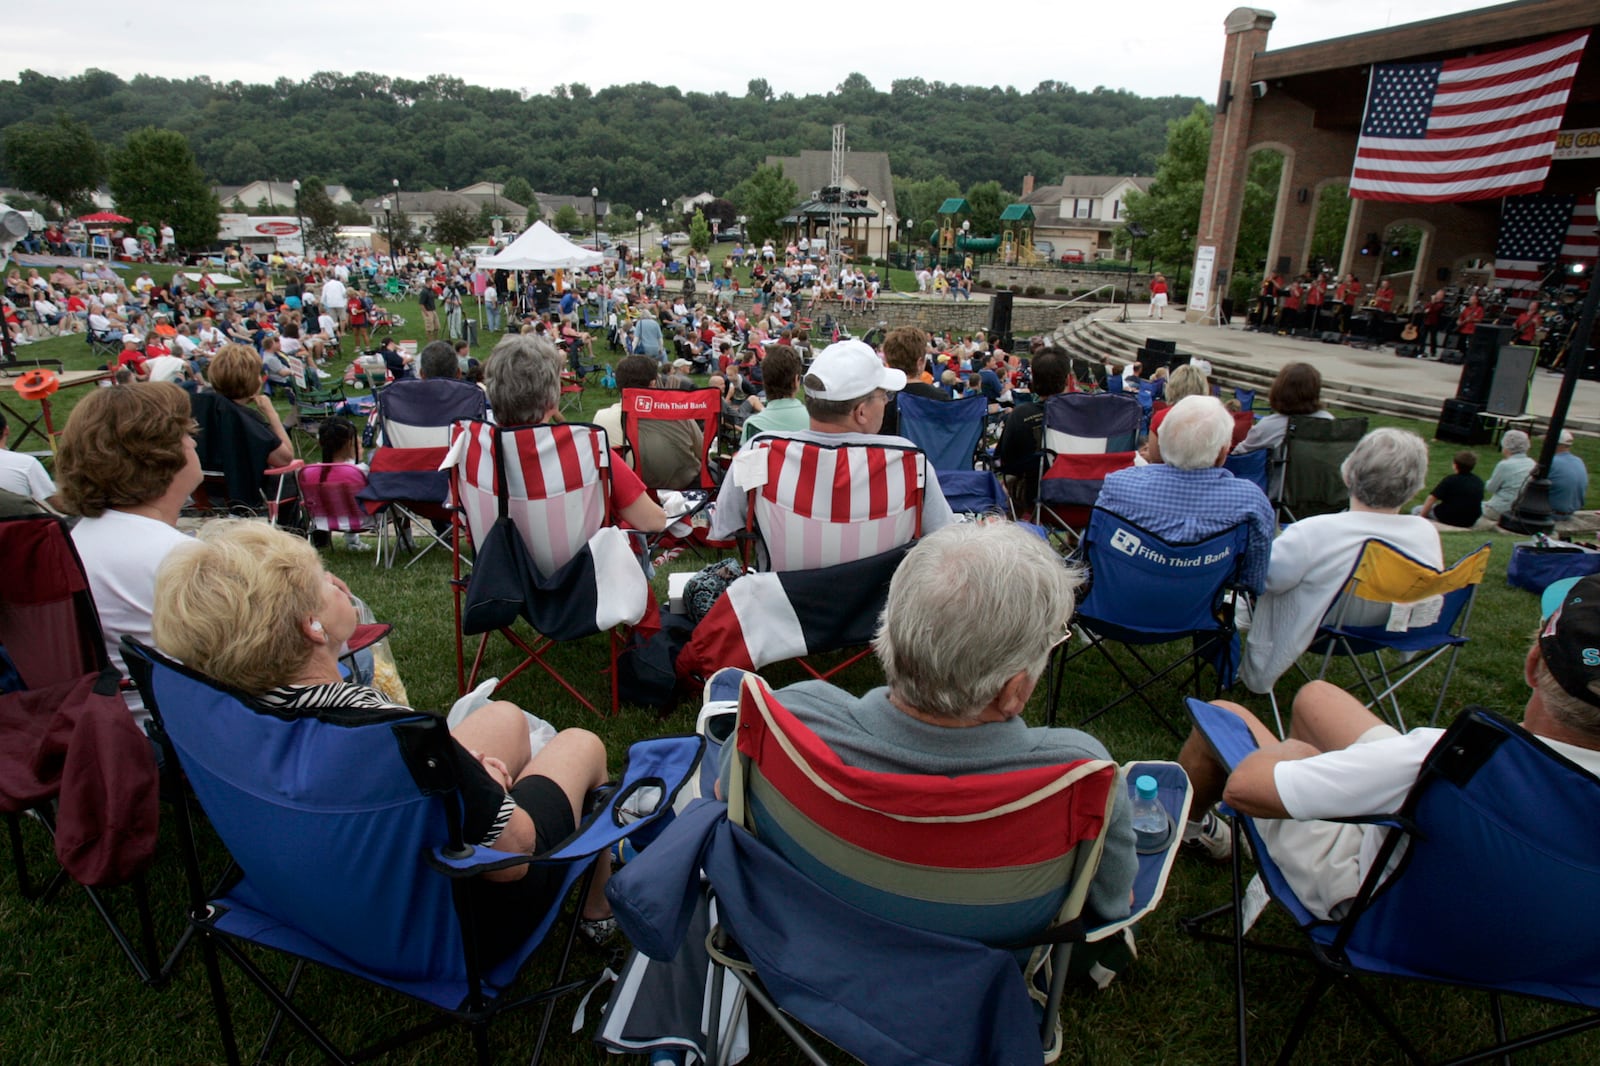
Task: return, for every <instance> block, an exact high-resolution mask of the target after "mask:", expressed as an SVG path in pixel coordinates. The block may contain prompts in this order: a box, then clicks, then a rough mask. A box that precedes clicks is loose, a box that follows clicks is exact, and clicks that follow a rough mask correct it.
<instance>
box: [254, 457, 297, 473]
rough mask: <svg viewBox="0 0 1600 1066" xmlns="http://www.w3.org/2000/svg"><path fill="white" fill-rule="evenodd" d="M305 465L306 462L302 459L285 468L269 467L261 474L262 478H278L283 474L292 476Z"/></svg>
mask: <svg viewBox="0 0 1600 1066" xmlns="http://www.w3.org/2000/svg"><path fill="white" fill-rule="evenodd" d="M305 465H306V461H305V460H304V459H295V460H293V461H292V462H290V463H289V464H288V465H287V466H269V467H267V469H265V470H263V471H262V472H261V473H262V475H263V476H264V477H279V476H281V475H283V474H293V473H296V472H297V471H300V470H303V469H304V468H305Z"/></svg>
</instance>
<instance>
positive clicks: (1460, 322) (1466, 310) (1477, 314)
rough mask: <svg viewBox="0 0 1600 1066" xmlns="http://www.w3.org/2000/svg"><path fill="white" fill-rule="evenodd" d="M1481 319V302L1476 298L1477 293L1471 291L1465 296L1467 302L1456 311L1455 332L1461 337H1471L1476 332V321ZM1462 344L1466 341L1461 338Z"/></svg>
mask: <svg viewBox="0 0 1600 1066" xmlns="http://www.w3.org/2000/svg"><path fill="white" fill-rule="evenodd" d="M1482 321H1483V304H1482V303H1481V302H1480V301H1479V300H1478V294H1477V293H1473V294H1472V295H1471V296H1468V297H1467V302H1466V303H1465V304H1464V305H1462V308H1461V310H1460V311H1458V312H1456V332H1457V333H1459V334H1461V336H1462V337H1463V338H1467V337H1471V336H1472V335H1473V334H1474V333H1476V332H1478V323H1479V322H1482ZM1462 343H1463V344H1465V343H1466V341H1465V340H1464V339H1463V341H1462Z"/></svg>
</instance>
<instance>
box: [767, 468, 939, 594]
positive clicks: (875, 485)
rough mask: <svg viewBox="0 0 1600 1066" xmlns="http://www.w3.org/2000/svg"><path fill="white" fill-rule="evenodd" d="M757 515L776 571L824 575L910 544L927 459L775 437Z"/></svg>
mask: <svg viewBox="0 0 1600 1066" xmlns="http://www.w3.org/2000/svg"><path fill="white" fill-rule="evenodd" d="M761 444H762V446H763V447H765V448H766V451H767V480H766V484H764V485H763V486H761V487H760V488H759V489H757V490H756V492H755V499H754V500H753V501H752V509H751V513H752V515H753V516H754V519H755V526H756V529H757V530H758V531H759V532H760V533H761V539H762V542H763V543H764V544H765V545H766V549H767V558H768V560H769V563H768V565H769V566H770V567H771V569H773V570H778V571H783V570H817V569H820V568H822V567H825V566H834V565H836V564H838V563H846V562H852V561H854V560H857V559H865V558H867V557H868V556H873V555H879V554H882V553H883V552H886V551H888V550H889V549H890V548H896V547H899V546H900V545H902V544H908V543H910V542H911V541H912V540H914V539H916V537H917V536H918V534H919V533H920V532H921V530H920V525H919V524H920V519H921V514H922V494H923V489H924V487H925V486H926V484H927V477H928V474H927V459H926V457H925V456H924V455H923V454H922V452H920V451H918V450H916V449H915V448H904V447H896V446H892V445H877V444H871V445H868V444H850V445H838V446H831V445H822V444H814V443H812V442H810V441H800V440H790V439H786V438H774V439H772V440H771V441H767V442H761Z"/></svg>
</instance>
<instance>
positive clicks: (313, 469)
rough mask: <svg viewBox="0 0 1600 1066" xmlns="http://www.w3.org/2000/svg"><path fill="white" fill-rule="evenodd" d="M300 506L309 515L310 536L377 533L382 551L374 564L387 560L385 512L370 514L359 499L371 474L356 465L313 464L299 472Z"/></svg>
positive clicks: (376, 556)
mask: <svg viewBox="0 0 1600 1066" xmlns="http://www.w3.org/2000/svg"><path fill="white" fill-rule="evenodd" d="M295 476H296V479H297V480H298V481H299V483H300V506H301V507H302V508H304V510H305V513H306V534H307V536H309V535H310V534H311V531H312V530H320V531H321V532H323V533H329V534H332V533H376V534H377V535H378V550H377V552H376V553H375V554H374V557H373V560H372V564H373V565H374V566H377V565H378V563H379V562H381V561H382V559H383V554H384V542H385V540H386V537H385V536H384V532H385V528H386V526H387V522H386V520H385V518H384V515H383V513H382V512H379V513H378V514H376V515H374V514H372V513H371V512H369V511H368V510H367V508H366V506H365V505H364V503H363V502H362V500H361V499H360V498H359V493H360V492H361V490H362V489H364V488H366V487H367V472H366V471H365V470H362V469H361V468H360V467H359V466H357V465H355V464H354V463H311V464H309V465H307V466H304V467H302V468H301V469H300V470H299V471H298V472H297V473H296V475H295Z"/></svg>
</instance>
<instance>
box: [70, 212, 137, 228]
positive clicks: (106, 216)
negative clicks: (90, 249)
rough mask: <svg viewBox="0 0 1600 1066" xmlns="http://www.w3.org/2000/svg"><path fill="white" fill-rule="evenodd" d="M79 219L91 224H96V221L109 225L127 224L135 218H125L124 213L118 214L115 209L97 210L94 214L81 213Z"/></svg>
mask: <svg viewBox="0 0 1600 1066" xmlns="http://www.w3.org/2000/svg"><path fill="white" fill-rule="evenodd" d="M78 221H79V222H82V223H84V224H85V225H89V226H92V225H95V224H96V223H99V224H101V225H107V226H125V225H127V224H128V223H129V222H132V221H133V219H131V218H125V217H123V216H122V215H119V214H117V213H116V212H115V211H96V212H95V213H94V214H92V215H79V216H78Z"/></svg>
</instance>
